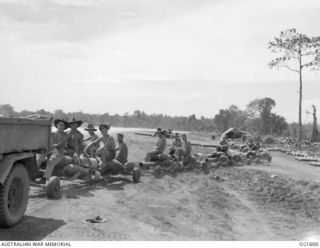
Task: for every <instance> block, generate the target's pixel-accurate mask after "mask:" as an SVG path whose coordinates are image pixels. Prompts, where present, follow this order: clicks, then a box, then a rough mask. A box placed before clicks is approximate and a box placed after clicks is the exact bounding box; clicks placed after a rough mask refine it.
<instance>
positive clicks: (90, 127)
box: [83, 124, 100, 158]
mask: <svg viewBox="0 0 320 248" xmlns="http://www.w3.org/2000/svg"><path fill="white" fill-rule="evenodd" d="M84 130H86V131H87V132H88V133H89V135H90V136H89V137H88V138H86V139H84V140H83V142H88V141H89V143H91V142H93V141H95V140H97V139H98V138H99V137H98V135H96V134H95V133H94V132H95V131H97V129H96V128H95V127H94V126H93V125H92V124H88V126H87V128H85V129H84ZM83 147H85V144H84V145H83ZM99 147H100V143H97V144H95V145H92V146H91V147H90V149H89V150H88V155H89V156H90V157H91V158H94V157H95V154H96V152H97V150H98V149H99Z"/></svg>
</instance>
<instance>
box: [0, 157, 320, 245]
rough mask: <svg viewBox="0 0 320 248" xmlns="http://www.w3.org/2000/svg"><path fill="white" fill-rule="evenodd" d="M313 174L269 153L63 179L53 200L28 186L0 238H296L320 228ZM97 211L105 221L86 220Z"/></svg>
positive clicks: (318, 193)
mask: <svg viewBox="0 0 320 248" xmlns="http://www.w3.org/2000/svg"><path fill="white" fill-rule="evenodd" d="M319 173H320V171H319V168H314V167H310V168H309V167H308V165H305V164H304V163H301V162H296V161H294V160H292V159H291V158H289V157H287V156H283V155H280V154H275V156H274V159H273V162H272V163H271V165H270V166H266V165H258V166H246V167H234V168H219V169H216V170H211V172H210V174H209V175H204V174H202V173H201V172H190V173H183V174H179V175H178V176H177V177H171V176H165V177H164V178H162V179H155V178H153V177H152V176H150V175H145V176H144V177H142V182H141V183H138V184H133V183H131V181H130V178H129V177H128V178H124V177H118V178H114V179H112V180H107V181H101V182H99V183H96V184H92V185H87V184H84V183H83V182H82V181H77V182H64V183H63V189H62V198H61V199H58V200H48V199H46V197H45V194H44V192H42V191H41V189H40V188H35V187H32V188H31V194H30V201H29V205H28V209H27V212H26V216H25V217H24V219H23V221H22V223H21V224H19V225H17V226H16V227H14V228H11V229H2V230H0V240H301V239H303V238H305V237H306V236H308V235H309V234H311V233H318V234H319V233H320V184H319ZM97 215H99V216H101V217H102V218H104V219H105V220H106V222H104V223H98V224H92V223H89V222H86V219H88V218H93V217H95V216H97Z"/></svg>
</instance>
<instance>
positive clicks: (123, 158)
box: [116, 142, 128, 164]
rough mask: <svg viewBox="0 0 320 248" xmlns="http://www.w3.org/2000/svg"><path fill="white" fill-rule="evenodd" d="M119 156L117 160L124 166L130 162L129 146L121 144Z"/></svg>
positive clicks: (118, 149)
mask: <svg viewBox="0 0 320 248" xmlns="http://www.w3.org/2000/svg"><path fill="white" fill-rule="evenodd" d="M117 151H118V152H117V155H116V160H118V161H119V162H120V163H122V164H124V163H126V162H127V161H128V147H127V145H126V144H125V143H124V142H122V143H120V144H119V146H118V148H117Z"/></svg>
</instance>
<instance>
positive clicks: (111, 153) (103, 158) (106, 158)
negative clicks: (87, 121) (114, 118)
mask: <svg viewBox="0 0 320 248" xmlns="http://www.w3.org/2000/svg"><path fill="white" fill-rule="evenodd" d="M109 129H110V126H109V125H107V124H101V125H99V130H100V132H101V134H102V137H100V138H98V139H97V140H95V141H93V142H91V143H90V144H89V145H87V147H86V148H85V149H84V154H85V155H88V150H89V149H90V147H91V146H93V145H96V144H98V143H100V142H103V144H104V146H103V147H101V148H99V150H98V151H97V152H96V154H95V155H96V157H97V159H99V160H100V167H101V172H102V173H105V172H106V171H108V170H109V169H114V168H113V166H114V163H113V161H112V160H113V159H114V158H115V156H116V145H115V142H114V139H113V137H111V136H110V135H109V134H108V131H109Z"/></svg>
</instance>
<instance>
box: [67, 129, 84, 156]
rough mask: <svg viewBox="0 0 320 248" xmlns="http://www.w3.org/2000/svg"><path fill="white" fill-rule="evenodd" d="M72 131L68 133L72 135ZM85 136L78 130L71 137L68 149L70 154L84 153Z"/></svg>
mask: <svg viewBox="0 0 320 248" xmlns="http://www.w3.org/2000/svg"><path fill="white" fill-rule="evenodd" d="M70 132H71V130H70V131H69V132H68V135H70ZM82 144H83V134H82V133H80V132H79V131H78V130H76V131H74V133H72V134H71V135H70V136H69V140H68V144H67V148H68V151H69V152H73V153H77V154H78V155H80V154H82V152H83V146H82Z"/></svg>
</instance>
